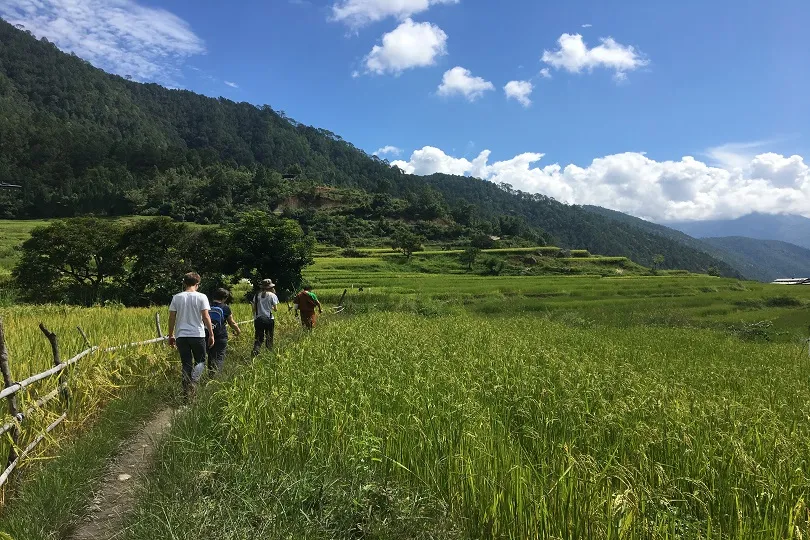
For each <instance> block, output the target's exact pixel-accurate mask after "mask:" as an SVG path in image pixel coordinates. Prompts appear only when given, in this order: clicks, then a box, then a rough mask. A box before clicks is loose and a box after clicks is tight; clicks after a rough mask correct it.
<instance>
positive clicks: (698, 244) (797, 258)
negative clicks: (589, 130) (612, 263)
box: [583, 206, 810, 281]
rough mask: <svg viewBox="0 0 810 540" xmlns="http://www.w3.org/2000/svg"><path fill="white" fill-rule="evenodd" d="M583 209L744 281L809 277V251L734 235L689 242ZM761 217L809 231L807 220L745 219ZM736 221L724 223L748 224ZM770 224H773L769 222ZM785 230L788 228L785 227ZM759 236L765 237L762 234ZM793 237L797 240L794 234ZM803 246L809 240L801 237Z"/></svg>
mask: <svg viewBox="0 0 810 540" xmlns="http://www.w3.org/2000/svg"><path fill="white" fill-rule="evenodd" d="M583 208H584V209H586V210H588V211H590V212H594V213H596V214H600V215H603V216H605V217H608V218H610V219H613V220H615V221H619V222H621V223H625V224H628V225H632V226H634V227H637V228H639V229H643V230H645V231H647V232H650V233H653V234H657V235H659V236H664V237H666V238H669V239H670V240H674V241H676V242H679V243H681V244H683V245H686V246H689V247H691V248H692V249H697V250H700V251H703V252H704V253H707V254H709V255H711V256H712V257H714V258H716V259H719V260H721V261H723V262H724V263H726V264H728V265H729V266H731V267H732V268H733V269H734V270H736V271H737V272H739V273H740V274H741V275H742V276H745V277H746V278H748V279H756V280H759V281H773V280H774V279H777V278H780V277H810V250H808V249H805V248H804V247H800V246H798V245H794V244H792V243H788V242H782V241H778V240H767V239H766V240H763V239H759V238H746V237H741V236H736V235H729V236H726V237H714V238H700V239H698V238H693V237H692V236H689V235H688V234H686V233H684V232H681V231H679V230H675V229H673V228H669V227H665V226H663V225H658V224H656V223H651V222H649V221H645V220H643V219H639V218H637V217H633V216H630V215H627V214H623V213H621V212H617V211H615V210H609V209H607V208H602V207H600V206H584V207H583ZM757 217H761V218H763V219H762V222H767V221H769V220H768V218H777V221H780V222H782V223H788V222H793V223H795V224H796V229H797V230H798V229H800V227H801V226H804V227H810V219H806V218H803V217H800V216H766V215H762V214H751V215H750V216H746V218H757ZM746 218H740V219H738V220H733V221H729V222H727V223H739V222H742V223H743V224H745V223H748V222H750V221H752V220H748V219H746ZM770 221H774V220H770ZM707 223H723V222H719V221H718V222H694V223H689V224H687V225H691V226H694V227H695V228H697V226H698V225H703V224H707ZM784 228H785V229H788V230H789V228H788V227H787V225H785V226H784ZM763 234H767V233H764V232H763ZM793 236H799V235H798V234H794V235H793ZM803 240H804V242H805V243H808V240H810V238H809V237H805V238H804V239H803Z"/></svg>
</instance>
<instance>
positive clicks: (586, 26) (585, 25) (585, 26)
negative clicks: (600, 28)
mask: <svg viewBox="0 0 810 540" xmlns="http://www.w3.org/2000/svg"><path fill="white" fill-rule="evenodd" d="M591 26H593V25H592V24H583V25H582V28H590V27H591Z"/></svg>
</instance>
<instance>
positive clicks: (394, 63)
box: [365, 19, 447, 75]
mask: <svg viewBox="0 0 810 540" xmlns="http://www.w3.org/2000/svg"><path fill="white" fill-rule="evenodd" d="M444 54H447V34H445V33H444V31H443V30H442V29H441V28H439V27H438V26H436V25H433V24H430V23H427V22H425V23H415V22H413V21H412V20H411V19H405V21H403V22H402V24H400V25H399V26H398V27H397V28H396V29H394V30H392V31H391V32H389V33H387V34H385V35H384V36H383V37H382V45H375V46H374V48H372V49H371V52H370V53H369V54H368V56H366V58H365V63H366V69H367V70H368V72H370V73H376V74H378V75H381V74H383V73H395V74H399V73H402V72H403V71H404V70H406V69H411V68H415V67H425V66H432V65H433V64H435V63H436V57H438V56H441V55H444Z"/></svg>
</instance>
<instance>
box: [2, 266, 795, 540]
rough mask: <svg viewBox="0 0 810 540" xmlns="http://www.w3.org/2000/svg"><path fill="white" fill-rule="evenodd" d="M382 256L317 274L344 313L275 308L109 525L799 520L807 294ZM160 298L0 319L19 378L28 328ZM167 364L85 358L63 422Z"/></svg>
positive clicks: (602, 530) (330, 529) (724, 535)
mask: <svg viewBox="0 0 810 540" xmlns="http://www.w3.org/2000/svg"><path fill="white" fill-rule="evenodd" d="M432 257H434V258H435V257H438V256H437V255H433V256H432ZM389 259H390V258H389V257H379V256H378V257H367V258H360V259H344V258H319V259H318V260H317V263H316V264H315V265H314V266H313V267H311V268H310V269H308V271H307V274H306V277H307V279H308V280H310V281H311V282H312V283H313V284H314V285H315V288H316V291H317V292H318V294H319V296H320V298H321V300H322V301H323V302H324V304H325V305H335V304H336V303H337V300H338V298H340V296H341V294H342V292H343V290H344V289H347V290H348V293H347V296H346V300H345V305H346V310H345V311H344V312H343V313H342V314H340V315H335V314H330V315H327V316H325V317H324V319H323V321H322V322H323V323H324V324H322V325H319V327H318V328H316V330H315V332H314V333H313V334H312V335H306V334H303V333H301V332H300V331H294V329H295V328H296V322H295V321H294V320H293V319H292V317H291V316H290V314H288V313H286V309H283V308H282V314H281V318H280V321H279V326H280V330H281V332H282V333H284V334H285V336H286V337H285V338H284V340H283V341H281V342H280V345H279V347H277V350H276V352H275V353H273V354H268V353H263V354H262V356H260V357H259V358H258V359H257V360H256V361H255V362H253V363H252V364H250V365H249V366H243V367H241V368H240V369H239V370H238V372H237V373H236V374H235V376H234V377H233V378H232V379H228V380H221V381H219V382H218V383H217V384H215V385H209V386H208V387H207V388H206V389H205V390H204V391H203V393H202V394H201V395H200V396H199V400H198V402H197V404H196V406H195V407H193V408H192V409H190V410H189V411H188V412H187V413H185V414H184V415H182V416H180V417H178V420H177V421H176V423H175V425H174V427H173V430H172V433H171V437H169V438H168V439H167V441H166V442H165V444H163V446H162V448H161V449H160V453H159V458H158V461H157V462H156V465H155V467H156V469H155V474H152V475H151V476H150V479H149V481H148V482H147V485H146V488H145V491H144V493H143V495H142V497H141V498H140V502H139V504H138V506H137V508H136V511H135V514H134V516H133V517H132V519H131V521H130V522H129V524H128V526H127V527H126V528H125V529H123V530H122V533H121V535H122V538H127V539H129V540H145V539H147V538H149V539H151V538H174V539H195V540H196V539H198V538H200V537H203V536H204V535H216V536H217V537H219V538H223V539H232V540H236V539H244V538H267V539H274V538H278V539H281V538H285V539H286V538H311V539H327V538H340V539H344V538H345V539H349V538H449V539H453V538H455V539H473V538H492V539H495V538H553V539H575V538H605V539H607V538H628V539H629V538H645V539H646V538H713V539H714V538H716V539H731V538H771V539H774V538H775V539H786V538H797V539H798V538H807V537H808V535H810V509H809V508H808V501H810V467H808V466H807V463H808V462H810V377H808V375H807V374H808V372H810V357H808V352H807V343H806V342H805V341H804V340H806V338H807V336H808V329H807V325H808V323H809V322H810V317H809V316H808V315H810V287H808V288H803V287H780V286H772V285H764V284H760V283H752V282H738V281H736V280H728V279H721V278H714V277H710V276H698V275H666V276H616V277H609V278H606V277H600V276H594V275H582V276H568V277H561V276H542V277H538V276H487V277H484V276H479V275H472V274H467V273H455V274H443V275H436V274H428V273H419V272H413V271H410V270H409V269H407V268H402V266H401V265H398V264H396V263H392V262H391V261H390V260H389ZM361 288H362V290H361ZM248 310H249V307H248V306H246V305H236V306H235V314H236V317H237V319H244V318H249V316H248V315H247V312H248ZM154 312H155V310H143V309H124V308H116V307H106V308H91V309H80V308H69V307H61V306H45V307H36V308H27V307H13V308H10V309H3V310H0V316H2V317H3V318H4V319H5V322H6V328H7V337H8V341H9V349H10V350H11V356H12V370H14V371H15V377H16V378H21V376H20V375H17V373H21V374H22V375H25V374H28V373H33V372H35V371H40V370H42V369H44V368H47V367H49V365H50V352H49V350H48V345H47V342H46V340H45V339H44V338H43V337H41V335H40V333H39V330H38V329H37V324H38V323H39V321H40V320H43V321H45V322H46V324H48V326H49V327H50V328H51V329H52V330H54V331H56V332H57V334H58V335H59V336H60V338H61V341H60V343H61V349H62V354H63V357H64V358H67V357H69V356H71V355H72V354H74V353H75V352H78V351H79V350H81V349H82V348H84V345H83V343H82V339H81V337H80V336H79V334H78V332H76V330H75V326H77V325H80V326H82V327H83V328H84V329H85V330H86V331H87V333H88V334H89V335H90V339H91V340H92V341H93V342H94V343H98V344H102V345H113V344H118V343H122V342H128V341H137V340H141V339H148V338H151V337H153V336H154V332H155V330H154ZM162 312H163V316H164V328H165V315H166V314H165V309H164V310H162ZM248 334H249V332H248ZM249 339H250V338H249V337H247V340H245V342H244V343H237V344H235V345H236V347H239V348H240V350H241V349H245V348H246V347H247V342H248V341H249ZM176 364H177V360H176V355H175V354H170V353H169V351H168V350H167V349H166V348H164V347H153V348H148V349H141V350H138V351H133V352H130V353H127V354H118V355H106V356H101V355H99V356H97V357H93V359H91V360H90V361H88V362H84V363H81V364H80V365H79V366H77V368H76V369H75V370H74V371H73V372H72V373H71V380H72V381H73V382H72V383H71V387H72V388H74V389H75V390H74V392H75V394H76V396H77V397H76V399H75V401H74V410H73V411H72V412H71V415H72V416H71V421H72V422H73V423H74V426H81V425H83V424H85V423H87V422H88V420H89V419H91V418H92V417H93V415H94V414H95V413H96V412H97V411H98V410H100V409H101V408H103V407H104V405H105V404H106V403H107V402H109V401H110V399H112V398H113V397H114V396H116V395H117V392H118V390H120V387H121V386H122V385H131V386H134V387H137V385H139V384H149V382H150V381H153V380H154V379H155V378H156V377H162V378H164V379H165V378H166V377H172V376H175V375H176V372H178V371H179V369H178V367H177V366H176ZM52 383H53V382H52ZM48 389H49V388H48ZM43 391H44V390H43ZM33 397H34V396H33V394H32V395H31V396H29V397H28V399H31V398H33ZM66 432H69V431H67V430H66Z"/></svg>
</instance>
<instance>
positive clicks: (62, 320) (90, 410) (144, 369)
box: [0, 305, 249, 459]
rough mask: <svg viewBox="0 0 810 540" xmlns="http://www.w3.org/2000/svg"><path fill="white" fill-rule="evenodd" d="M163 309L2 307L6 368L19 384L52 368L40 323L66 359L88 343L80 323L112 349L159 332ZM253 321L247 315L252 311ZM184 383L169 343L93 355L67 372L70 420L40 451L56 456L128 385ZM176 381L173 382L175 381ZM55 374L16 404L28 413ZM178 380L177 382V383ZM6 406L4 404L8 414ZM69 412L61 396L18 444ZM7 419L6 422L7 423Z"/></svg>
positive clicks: (27, 426)
mask: <svg viewBox="0 0 810 540" xmlns="http://www.w3.org/2000/svg"><path fill="white" fill-rule="evenodd" d="M157 311H158V309H132V308H123V307H104V308H102V307H96V308H79V307H73V306H57V305H48V306H16V307H11V308H0V319H2V320H3V325H4V328H5V336H6V346H7V349H8V351H9V368H10V370H11V374H12V378H13V379H14V380H15V381H19V380H23V379H25V378H27V377H29V376H30V375H34V374H36V373H39V372H42V371H44V370H46V369H48V368H50V367H52V366H53V355H52V353H51V349H50V344H49V342H48V341H47V339H46V338H45V336H44V335H43V334H42V332H41V331H40V330H39V327H38V325H39V323H40V322H43V323H45V325H46V327H47V328H48V329H49V330H51V331H52V332H54V333H55V334H56V335H57V338H58V343H59V352H60V356H61V359H62V360H63V361H64V360H67V359H68V358H70V357H72V356H74V355H76V354H77V353H79V352H81V351H83V350H84V349H86V348H87V345H86V343H85V341H84V338H82V336H81V335H80V334H79V332H78V330H77V327H81V328H82V329H83V330H84V331H85V333H86V334H87V336H88V338H89V339H90V341H91V343H92V344H93V345H98V346H99V347H101V348H103V347H110V346H115V345H121V344H126V343H133V342H137V341H144V340H148V339H152V338H154V337H156V335H157V331H156V328H155V313H156V312H157ZM159 311H160V312H161V316H162V329H163V333H164V335H165V333H166V331H167V327H166V324H167V321H168V311H167V309H165V308H164V309H161V310H159ZM235 312H236V315H237V316H239V315H243V316H244V315H246V314H248V313H249V306H246V305H239V306H235ZM247 318H249V315H247ZM174 372H177V375H176V378H177V381H179V360H178V358H177V354H176V352H174V351H171V350H170V349H169V348H168V347H166V346H164V345H145V346H143V347H137V348H132V349H126V350H120V351H115V352H110V353H100V352H99V353H94V354H90V355H88V356H86V357H84V358H82V360H80V361H79V362H78V363H77V364H75V365H74V367H72V368H70V369H69V370H68V375H67V377H68V384H69V391H70V401H69V403H70V407H69V415H68V418H67V420H66V421H65V422H64V423H63V424H62V425H61V426H59V427H58V428H57V429H56V430H55V431H53V432H52V434H51V435H50V436H49V441H47V442H46V443H43V444H42V445H41V447H42V453H40V454H39V455H40V456H50V455H54V454H55V448H58V446H56V445H57V443H59V442H60V441H65V440H69V439H70V438H72V437H73V436H74V435H76V434H77V433H80V432H81V430H82V429H83V428H84V427H85V426H87V425H88V424H89V423H90V422H91V421H92V419H93V418H94V417H95V416H96V415H97V414H98V412H99V411H100V410H101V408H102V407H104V406H105V405H106V404H107V403H108V402H109V401H110V400H111V399H114V398H115V397H117V396H118V395H120V393H121V391H122V390H123V389H125V388H144V389H145V388H146V387H152V386H154V385H155V384H158V383H159V382H160V381H166V380H167V378H169V377H174ZM172 382H176V381H174V379H173V380H172ZM57 384H58V377H51V378H50V379H47V380H45V381H41V382H39V383H36V384H34V385H32V386H30V387H28V388H26V389H24V390H22V391H21V392H19V393H18V394H17V396H18V409H19V410H27V409H30V408H31V407H32V404H33V403H34V402H35V401H36V400H37V399H38V398H40V397H42V396H44V395H46V394H48V393H49V392H51V391H52V390H53V389H55V388H56V387H57ZM176 384H178V385H179V382H177V383H176ZM5 410H6V409H4V411H5ZM63 410H64V404H63V403H61V402H60V401H59V400H54V401H51V402H50V403H49V404H48V405H46V407H44V408H43V409H40V410H39V411H38V413H37V414H35V415H33V416H31V417H30V418H29V419H27V420H26V421H25V422H24V423H23V425H22V426H23V430H22V433H23V438H22V439H21V441H20V446H21V447H24V446H25V445H26V444H28V443H29V442H30V441H32V440H33V439H34V438H35V437H36V436H37V435H39V434H40V433H41V432H42V430H43V429H44V428H45V426H47V425H48V424H49V423H50V422H52V421H53V420H55V419H56V418H57V417H58V416H59V415H60V414H61V413H62V411H63ZM3 423H5V419H4V422H3ZM8 449H9V440H8V438H7V437H5V436H4V437H3V438H2V439H0V459H4V458H5V456H6V455H7V453H8Z"/></svg>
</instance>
